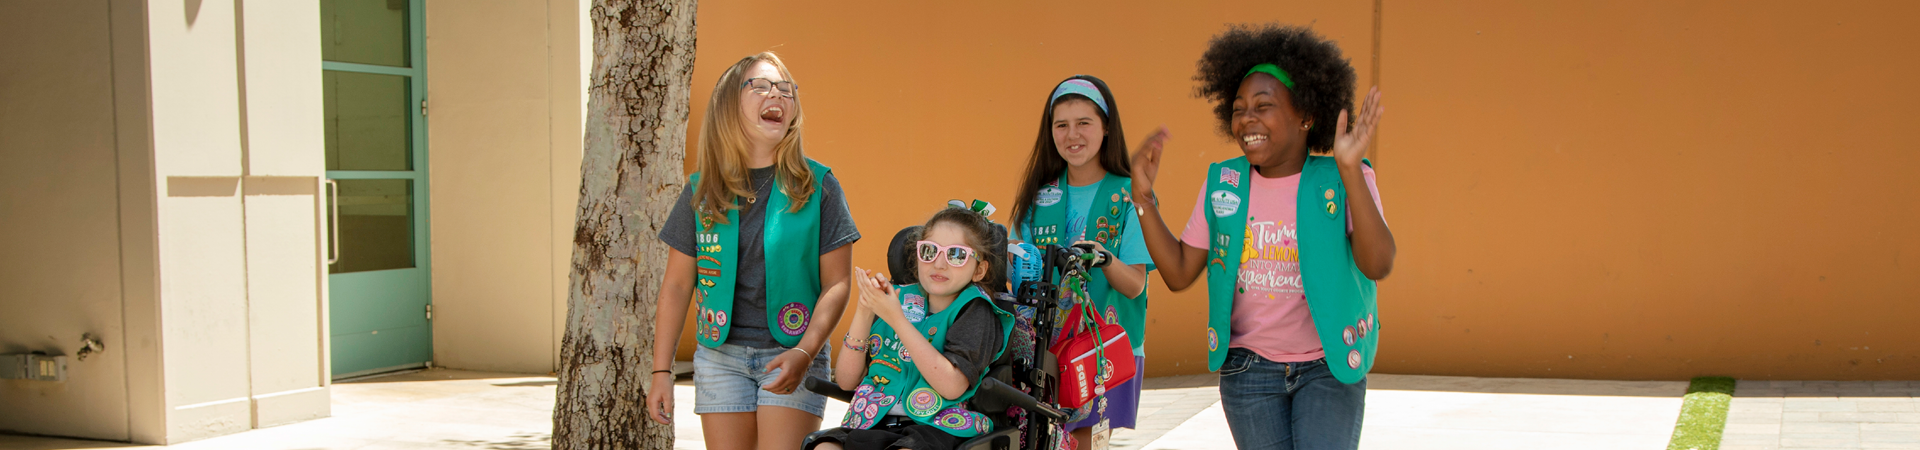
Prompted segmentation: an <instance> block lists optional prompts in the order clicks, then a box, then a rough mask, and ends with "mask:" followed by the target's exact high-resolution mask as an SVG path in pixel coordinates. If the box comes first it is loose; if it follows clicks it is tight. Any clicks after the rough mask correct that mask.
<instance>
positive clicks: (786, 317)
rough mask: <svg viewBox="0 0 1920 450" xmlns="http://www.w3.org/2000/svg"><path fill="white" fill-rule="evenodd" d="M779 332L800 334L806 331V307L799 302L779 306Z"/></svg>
mask: <svg viewBox="0 0 1920 450" xmlns="http://www.w3.org/2000/svg"><path fill="white" fill-rule="evenodd" d="M780 332H782V333H786V334H801V333H805V332H807V307H806V305H802V304H800V302H793V303H788V304H787V306H785V307H782V308H780Z"/></svg>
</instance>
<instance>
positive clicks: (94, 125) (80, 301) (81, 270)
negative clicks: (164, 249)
mask: <svg viewBox="0 0 1920 450" xmlns="http://www.w3.org/2000/svg"><path fill="white" fill-rule="evenodd" d="M109 24H110V20H109V14H108V4H107V2H106V1H104V0H95V1H74V2H62V1H32V2H27V1H8V2H0V55H5V56H4V57H0V59H4V60H5V61H6V63H5V66H4V67H0V161H5V163H0V217H4V218H5V219H4V220H0V311H4V312H3V313H0V353H25V352H29V351H42V352H47V353H50V354H65V355H68V358H69V360H68V370H69V374H68V379H67V381H66V382H64V383H52V382H43V381H25V380H0V405H5V406H4V407H0V431H16V432H30V433H42V434H57V435H65V436H79V437H87V438H94V439H112V440H125V439H129V434H128V429H127V427H128V424H127V381H126V375H127V370H126V366H125V365H126V359H125V358H123V357H122V355H123V351H122V348H123V346H124V345H125V342H126V334H125V333H124V332H123V327H122V325H121V321H120V309H121V300H120V295H121V286H120V267H119V266H120V251H119V239H117V237H118V233H119V229H118V225H117V224H118V220H117V216H118V211H117V209H116V201H115V198H116V197H117V195H118V192H117V190H116V175H115V159H116V158H115V156H116V154H115V148H114V139H113V138H114V131H113V130H114V98H113V75H112V73H113V71H112V69H113V67H112V63H113V61H112V48H111V47H112V42H111V34H110V33H109V31H108V27H109V26H110V25H109ZM82 333H93V334H94V335H95V336H97V337H99V338H100V339H102V340H104V341H105V342H106V343H107V344H108V346H109V347H108V349H109V350H108V351H109V353H104V354H101V355H99V356H93V357H89V358H88V359H87V360H86V361H78V360H75V359H72V358H73V354H74V352H75V351H76V350H77V349H78V344H79V343H80V336H81V334H82Z"/></svg>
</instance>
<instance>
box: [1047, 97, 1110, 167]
mask: <svg viewBox="0 0 1920 450" xmlns="http://www.w3.org/2000/svg"><path fill="white" fill-rule="evenodd" d="M1049 126H1050V127H1052V129H1053V148H1054V150H1056V151H1059V152H1060V158H1061V159H1065V160H1067V165H1068V166H1071V167H1084V166H1086V165H1087V164H1094V163H1095V161H1094V160H1095V159H1097V157H1098V156H1100V148H1101V144H1105V141H1106V136H1107V125H1106V123H1104V122H1103V121H1101V120H1100V108H1099V107H1098V106H1094V104H1093V101H1090V100H1087V99H1084V98H1079V97H1071V98H1067V99H1063V100H1061V101H1060V102H1059V103H1055V104H1054V105H1053V123H1051V124H1049Z"/></svg>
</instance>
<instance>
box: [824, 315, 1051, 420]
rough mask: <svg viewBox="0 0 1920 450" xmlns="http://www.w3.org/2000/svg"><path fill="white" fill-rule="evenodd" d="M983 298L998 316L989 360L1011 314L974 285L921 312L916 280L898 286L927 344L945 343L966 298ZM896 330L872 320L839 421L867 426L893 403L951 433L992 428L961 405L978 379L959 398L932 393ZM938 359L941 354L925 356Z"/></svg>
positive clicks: (997, 355) (981, 416)
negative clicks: (861, 364)
mask: <svg viewBox="0 0 1920 450" xmlns="http://www.w3.org/2000/svg"><path fill="white" fill-rule="evenodd" d="M976 301H980V302H987V304H988V306H991V307H992V308H993V315H994V316H995V317H997V318H999V319H1000V342H1001V346H1000V348H998V349H995V350H994V359H999V358H1000V353H1001V352H1003V351H1005V350H1006V341H1007V335H1008V333H1010V332H1011V331H1012V330H1013V316H1012V315H1010V314H1008V313H1007V312H1006V311H1002V310H1000V307H999V306H994V305H993V301H992V300H989V299H987V296H986V294H984V293H982V292H980V288H978V287H974V286H968V287H967V290H965V291H961V292H960V296H959V297H956V298H955V299H954V301H953V304H952V305H948V306H947V308H946V309H943V310H940V312H938V313H933V314H928V313H927V297H926V293H925V291H922V290H921V289H920V286H919V285H907V286H900V303H901V304H900V308H901V311H902V312H904V313H906V316H907V321H909V322H913V327H914V330H912V331H914V332H918V333H920V334H923V335H926V336H927V341H928V342H931V343H933V348H945V347H946V343H947V327H948V326H949V325H952V324H953V320H954V318H956V317H959V316H960V311H961V310H963V309H966V308H965V306H967V303H969V302H976ZM897 333H898V332H897V331H895V330H894V329H893V327H892V326H889V325H887V322H886V321H884V320H878V319H875V320H874V321H873V334H872V335H871V336H868V337H867V345H868V347H867V349H868V350H867V352H868V354H870V355H872V360H871V361H870V362H868V363H867V376H866V378H865V379H862V380H860V387H859V388H857V389H855V390H854V392H853V401H852V402H849V403H848V404H847V416H846V418H845V419H843V420H841V422H840V426H842V427H847V428H855V429H861V430H865V429H869V428H873V425H874V424H876V423H879V422H880V418H881V417H885V416H886V415H887V412H888V411H892V410H893V406H894V404H896V403H898V404H900V409H901V410H904V411H906V412H907V416H909V417H912V418H913V421H914V422H918V423H920V424H923V425H928V426H932V427H934V428H938V429H940V431H943V432H946V433H947V434H951V435H954V436H959V437H962V438H968V437H973V436H979V435H982V434H986V433H988V432H991V431H993V421H992V420H989V419H988V418H987V416H986V415H985V414H980V413H977V412H973V411H968V410H967V409H966V408H965V407H964V406H963V405H964V403H965V402H966V401H967V400H968V399H972V398H973V394H974V391H975V390H978V389H979V388H980V384H979V383H977V382H976V383H974V384H973V387H970V388H967V393H966V394H963V395H961V396H960V399H959V400H947V399H946V397H941V396H940V393H939V392H935V391H934V389H933V386H930V385H928V384H927V379H926V378H925V377H922V376H921V375H920V369H919V368H917V367H914V365H913V355H910V354H908V353H907V351H906V344H903V343H901V342H900V338H899V334H897ZM928 356H930V357H933V358H940V357H943V355H940V354H937V353H936V354H933V355H928ZM986 374H987V369H986V367H984V366H983V367H981V370H980V373H977V374H968V375H970V376H973V377H974V379H976V380H978V379H979V378H981V377H985V376H986Z"/></svg>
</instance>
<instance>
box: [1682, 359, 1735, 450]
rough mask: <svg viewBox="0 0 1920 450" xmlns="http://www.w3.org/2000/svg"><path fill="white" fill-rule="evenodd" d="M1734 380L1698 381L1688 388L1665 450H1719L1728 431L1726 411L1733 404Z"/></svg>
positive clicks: (1708, 379) (1719, 378) (1695, 379)
mask: <svg viewBox="0 0 1920 450" xmlns="http://www.w3.org/2000/svg"><path fill="white" fill-rule="evenodd" d="M1733 385H1734V382H1733V379H1732V378H1728V377H1699V378H1694V379H1693V383H1691V384H1689V385H1688V386H1687V396H1686V398H1685V400H1683V401H1682V402H1681V403H1680V421H1679V423H1676V424H1674V426H1673V440H1671V441H1668V442H1667V450H1720V435H1721V433H1722V432H1723V431H1725V430H1726V428H1727V408H1728V407H1730V406H1732V404H1733Z"/></svg>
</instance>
